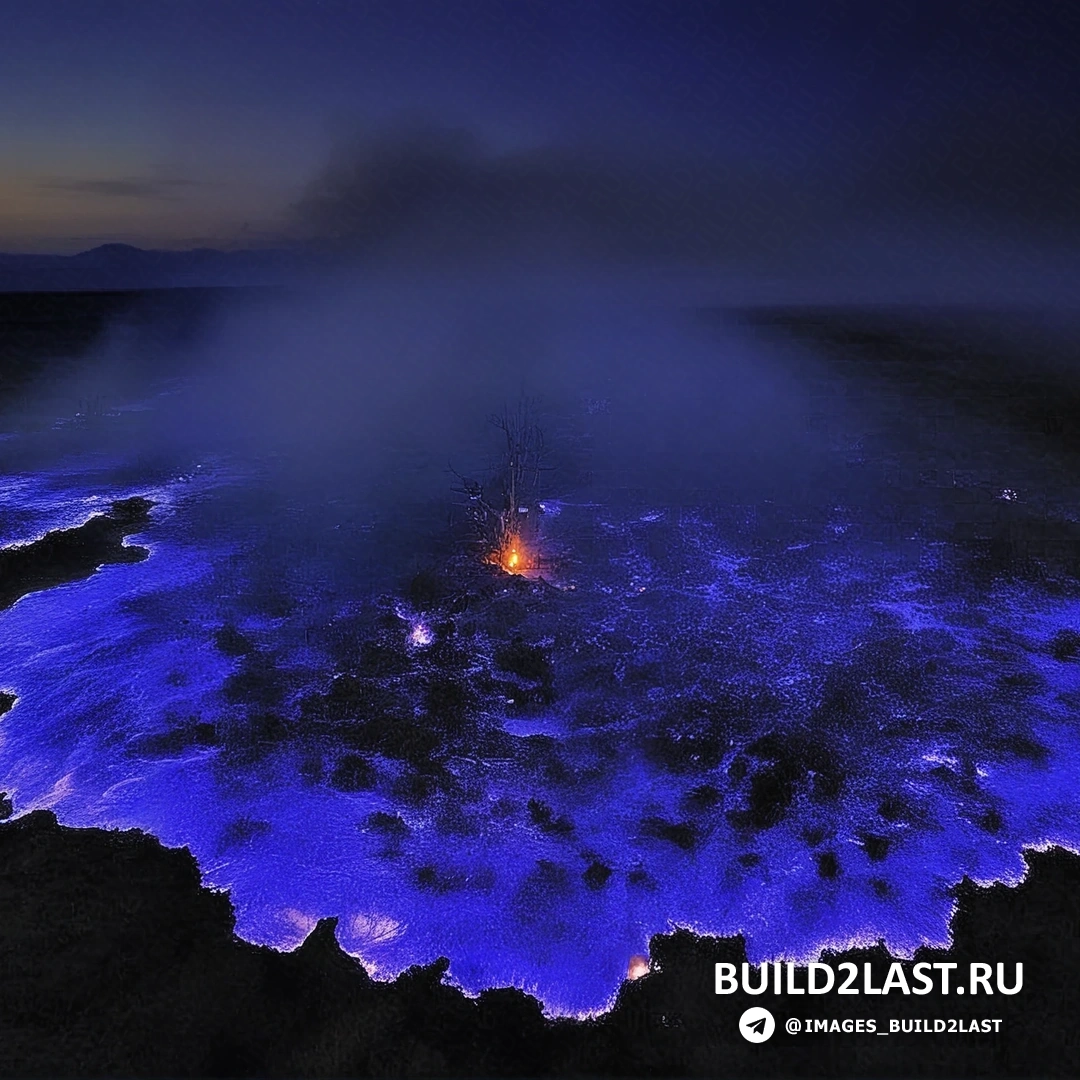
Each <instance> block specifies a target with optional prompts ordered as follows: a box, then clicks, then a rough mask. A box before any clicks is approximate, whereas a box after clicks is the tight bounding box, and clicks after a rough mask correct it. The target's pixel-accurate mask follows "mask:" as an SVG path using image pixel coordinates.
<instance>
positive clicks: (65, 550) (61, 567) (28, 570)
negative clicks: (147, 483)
mask: <svg viewBox="0 0 1080 1080" xmlns="http://www.w3.org/2000/svg"><path fill="white" fill-rule="evenodd" d="M153 505H154V504H153V503H152V502H151V501H150V500H149V499H143V498H141V497H139V496H135V497H134V498H131V499H121V500H119V501H117V502H114V503H113V504H112V506H111V507H110V508H109V510H108V512H107V513H104V514H96V515H95V516H94V517H92V518H90V520H89V521H86V522H84V523H83V524H82V525H78V526H76V527H75V528H72V529H56V530H54V531H53V532H50V533H46V534H45V535H44V536H43V537H42V538H41V539H40V540H35V541H33V543H30V544H22V545H20V546H18V547H8V548H2V549H0V611H2V610H3V609H4V608H7V607H11V605H12V604H14V603H15V601H16V600H18V599H19V598H20V597H22V596H26V595H27V594H28V593H32V592H39V591H40V590H42V589H52V588H55V586H57V585H66V584H68V583H69V582H72V581H80V580H82V579H83V578H87V577H89V576H90V575H91V574H92V573H93V572H94V571H95V570H97V569H98V567H100V566H104V565H106V564H108V563H133V562H142V560H143V559H145V558H146V557H147V556H148V555H149V554H150V552H149V551H148V550H147V549H146V548H144V547H138V546H136V545H134V544H131V545H128V544H125V543H124V537H126V536H129V535H130V534H131V533H134V532H139V531H141V530H142V529H143V528H144V527H145V526H146V525H148V524H149V522H150V509H151V507H152V506H153ZM0 711H3V709H0Z"/></svg>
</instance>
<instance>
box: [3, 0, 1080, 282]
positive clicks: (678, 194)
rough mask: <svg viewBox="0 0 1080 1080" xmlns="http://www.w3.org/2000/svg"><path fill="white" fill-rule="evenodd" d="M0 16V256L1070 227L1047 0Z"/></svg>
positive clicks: (1064, 37) (61, 11)
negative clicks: (105, 246)
mask: <svg viewBox="0 0 1080 1080" xmlns="http://www.w3.org/2000/svg"><path fill="white" fill-rule="evenodd" d="M0 25H2V32H0V103H2V104H0V251H10V252H17V251H24V252H58V253H72V252H77V251H80V250H82V249H85V248H88V247H91V246H94V245H96V244H101V243H106V242H125V243H131V244H136V245H140V246H143V247H155V246H156V247H174V248H187V247H192V246H215V247H223V248H235V247H249V246H256V247H257V246H280V245H283V244H289V243H294V242H297V241H314V242H316V243H324V244H328V245H330V246H334V247H345V248H346V249H349V250H356V251H359V252H361V253H364V254H386V253H392V254H404V255H417V254H420V255H424V256H430V255H432V254H441V255H443V256H446V257H449V258H451V259H453V258H455V257H460V256H461V254H462V253H464V252H468V251H472V250H479V251H489V252H490V251H495V252H498V251H504V250H510V251H514V250H518V249H535V248H536V247H537V246H538V245H539V246H544V245H548V246H550V247H551V250H552V251H556V252H565V251H572V252H574V253H575V254H582V253H584V254H586V255H588V256H600V257H611V256H615V257H627V256H647V257H659V258H668V257H671V258H681V257H688V258H692V259H704V260H706V261H708V260H710V259H720V260H721V261H723V260H724V259H729V258H733V259H735V260H742V261H746V260H750V261H753V260H755V259H757V260H760V259H765V260H766V261H767V260H768V259H769V258H775V257H776V255H777V253H778V252H783V253H786V254H788V255H790V256H791V257H792V258H795V257H802V258H809V259H810V261H811V263H812V262H813V261H814V260H815V259H820V258H822V257H823V256H822V253H823V252H828V251H830V250H834V249H843V248H845V246H846V247H848V248H849V249H850V248H852V246H854V247H858V242H857V241H856V240H855V239H854V238H856V237H859V238H862V240H863V241H865V239H866V237H868V236H871V237H874V238H875V239H874V241H873V242H874V244H875V245H876V246H877V248H878V249H881V248H887V247H890V246H895V245H894V244H893V240H894V239H895V238H898V237H911V236H912V235H918V236H920V237H938V238H939V239H940V237H942V236H946V237H952V236H958V235H961V234H962V235H963V236H965V237H966V238H967V240H968V242H969V243H970V242H974V241H973V240H972V238H975V237H982V238H983V239H984V241H986V242H989V243H990V245H991V247H993V248H994V249H995V250H997V249H1000V248H1001V247H1002V245H1004V246H1006V247H1008V248H1009V250H1010V251H1012V250H1017V249H1019V248H1023V249H1024V250H1025V251H1028V250H1039V251H1044V250H1045V251H1053V250H1059V249H1060V248H1061V247H1062V245H1066V246H1068V245H1070V244H1072V243H1073V242H1074V241H1075V238H1076V236H1077V225H1078V224H1080V200H1078V198H1077V194H1076V192H1077V190H1078V189H1077V185H1076V178H1077V175H1078V164H1080V64H1077V62H1076V57H1077V55H1080V51H1078V48H1077V46H1078V44H1080V15H1077V14H1076V12H1075V9H1072V7H1071V5H1069V4H1067V3H1057V4H1041V5H1038V4H1037V5H1032V4H1021V3H995V2H992V0H991V2H987V0H978V2H973V3H967V4H961V5H952V6H945V7H943V6H942V5H939V4H934V3H925V4H921V3H907V4H901V3H882V4H872V5H868V4H862V3H837V2H829V3H814V4H806V3H780V2H770V3H765V4H758V3H754V4H747V3H737V4H736V3H700V2H699V3H679V2H673V0H663V2H656V3H647V2H641V0H626V2H611V0H591V2H583V3H563V2H552V0H545V2H533V0H519V2H514V3H508V2H507V3H496V2H493V0H458V2H455V3H449V4H448V3H445V0H432V2H426V0H425V2H418V0H393V2H387V3H384V2H382V0H365V2H355V3H347V2H343V0H342V2H337V0H325V2H317V0H304V2H301V0H294V2H286V0H266V2H261V3H255V2H242V0H213V2H209V0H206V2H204V0H186V2H174V0H157V2H154V3H151V4H147V3H136V2H131V3H128V2H117V0H94V2H91V3H85V2H70V3H67V2H61V0H42V2H39V3H34V4H27V3H24V2H22V0H0ZM947 246H948V244H947V243H946V247H947Z"/></svg>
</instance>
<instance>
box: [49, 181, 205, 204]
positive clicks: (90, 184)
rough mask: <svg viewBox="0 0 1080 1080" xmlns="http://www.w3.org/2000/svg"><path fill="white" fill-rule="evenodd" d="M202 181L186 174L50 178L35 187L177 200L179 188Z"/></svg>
mask: <svg viewBox="0 0 1080 1080" xmlns="http://www.w3.org/2000/svg"><path fill="white" fill-rule="evenodd" d="M199 184H200V181H197V180H190V179H188V178H186V177H183V176H162V175H153V176H124V177H110V178H105V179H87V178H82V177H50V178H48V179H45V180H40V181H38V183H37V185H36V187H37V188H38V189H39V190H44V191H57V192H63V193H64V194H69V195H93V196H100V197H102V198H109V199H153V200H165V201H170V202H173V201H176V200H178V199H179V198H180V195H179V193H178V189H183V188H187V187H193V186H196V185H199Z"/></svg>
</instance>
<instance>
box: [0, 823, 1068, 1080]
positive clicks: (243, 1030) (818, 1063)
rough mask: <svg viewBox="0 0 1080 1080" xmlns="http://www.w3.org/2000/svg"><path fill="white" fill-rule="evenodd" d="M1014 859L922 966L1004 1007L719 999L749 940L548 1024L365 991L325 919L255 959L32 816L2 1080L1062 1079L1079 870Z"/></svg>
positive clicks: (3, 828) (184, 877) (156, 888)
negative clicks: (724, 971)
mask: <svg viewBox="0 0 1080 1080" xmlns="http://www.w3.org/2000/svg"><path fill="white" fill-rule="evenodd" d="M244 831H245V834H246V833H247V832H250V831H251V827H250V826H249V827H247V828H245V830H244ZM1026 858H1027V861H1028V865H1029V873H1028V876H1027V878H1026V879H1025V881H1024V882H1023V883H1022V884H1021V885H1019V886H1018V887H1013V888H1009V887H1006V886H1002V885H995V886H993V887H991V888H982V887H978V886H975V885H972V884H971V883H969V882H964V883H962V884H961V885H960V886H958V887H957V888H956V889H955V895H956V897H957V901H958V908H957V912H956V914H955V916H954V919H953V924H952V931H953V938H954V944H953V946H952V948H951V949H950V950H948V951H944V950H936V951H935V950H927V949H922V950H919V952H918V953H917V954H916V957H915V960H926V961H928V962H941V961H953V962H956V963H958V964H960V965H961V970H967V965H968V964H969V963H970V962H972V961H982V962H991V963H993V962H998V961H1001V962H1004V963H1005V964H1006V968H1007V969H1008V970H1009V972H1010V973H1011V971H1012V965H1013V963H1015V962H1016V961H1021V962H1023V964H1024V965H1025V967H1024V988H1023V991H1022V992H1021V993H1020V994H1018V995H1016V996H1013V997H1002V996H1001V995H996V996H995V997H994V998H992V999H987V998H985V997H974V998H973V997H971V996H967V997H956V996H955V995H953V996H950V997H949V998H944V997H941V996H940V995H939V994H934V995H931V996H928V997H923V998H915V999H913V998H911V997H905V996H902V995H890V996H887V997H882V996H878V997H874V998H867V997H864V996H855V997H839V996H837V995H835V994H830V995H825V996H822V997H817V998H807V997H805V996H804V997H800V998H786V997H776V996H774V995H773V994H772V993H771V991H770V993H769V995H768V997H767V998H756V997H755V998H750V997H747V996H746V995H744V994H743V993H742V992H741V991H738V992H736V993H734V994H732V995H724V996H718V995H717V994H716V993H715V992H714V986H715V977H714V965H715V964H716V963H717V962H719V961H723V962H727V963H734V964H736V965H737V966H738V965H741V963H742V962H743V961H744V960H745V959H746V953H745V949H744V944H743V941H742V939H741V938H725V939H716V938H700V937H696V936H694V935H693V934H691V933H689V932H688V931H685V930H679V931H677V932H675V933H672V934H666V935H657V936H656V937H654V938H653V939H652V942H651V945H650V951H651V965H650V973H649V974H648V975H647V976H645V977H644V978H641V979H639V980H637V981H635V982H627V983H624V984H623V986H622V989H621V990H620V992H619V995H618V997H617V999H616V1002H615V1005H614V1007H613V1008H612V1009H611V1011H609V1012H608V1013H606V1014H603V1015H601V1016H599V1017H596V1018H594V1019H591V1020H588V1021H584V1022H579V1021H573V1020H561V1021H558V1022H553V1021H551V1020H548V1019H545V1018H544V1016H543V1013H542V1011H541V1009H540V1006H539V1005H538V1003H537V1002H536V1001H535V1000H534V999H532V998H531V997H529V996H528V995H526V994H523V993H522V992H520V991H518V990H512V989H494V990H489V991H486V992H485V993H484V994H482V995H481V996H480V997H479V999H476V1000H473V999H469V998H467V997H465V996H464V995H463V994H462V993H461V992H460V991H459V990H457V989H455V988H454V987H452V986H450V985H448V984H447V983H446V981H445V977H446V975H447V973H448V970H449V971H452V970H453V964H452V961H450V962H448V961H447V960H445V959H443V960H437V961H435V962H434V963H432V964H429V965H426V966H417V967H413V968H410V969H409V970H408V971H406V972H404V973H403V974H402V975H401V976H400V977H399V978H398V979H396V980H394V981H393V982H385V983H382V982H376V981H374V980H372V979H371V978H370V977H369V976H368V974H367V973H366V971H365V970H364V968H363V966H362V965H361V964H360V963H359V962H358V961H356V960H355V959H353V958H352V957H350V956H348V955H346V954H345V953H343V952H342V950H341V948H340V947H339V945H338V943H337V940H336V938H335V935H334V928H335V920H333V919H324V920H322V921H321V922H319V924H318V925H317V926H316V927H315V929H314V930H313V931H312V933H311V934H310V936H309V937H308V938H307V940H306V941H305V942H304V944H303V945H301V947H300V948H298V949H296V950H295V951H294V952H291V953H279V952H276V951H273V950H271V949H267V948H264V947H261V946H255V945H249V944H247V943H245V942H242V941H240V940H239V939H237V938H236V936H235V934H234V932H233V930H234V917H233V913H232V909H231V906H230V903H229V899H228V897H227V895H226V894H224V893H219V892H213V891H211V890H207V889H203V888H201V887H200V884H199V873H198V868H197V866H196V864H195V861H194V859H193V858H192V857H191V855H190V854H189V853H188V852H187V851H186V850H181V851H174V850H168V849H166V848H163V847H162V846H161V845H160V844H159V843H158V842H157V841H156V840H154V839H152V838H150V837H148V836H145V835H144V834H142V833H139V832H137V831H129V832H106V831H103V830H100V829H85V830H80V829H69V828H64V827H61V826H60V825H58V824H57V821H56V818H55V817H54V816H53V814H52V813H50V812H48V811H35V812H33V813H29V814H26V815H24V816H23V817H20V818H16V819H15V820H12V821H9V822H6V823H4V824H0V965H2V970H3V973H4V977H3V979H2V980H0V1031H2V1034H3V1037H2V1038H0V1075H3V1076H46V1075H47V1076H56V1075H62V1076H75V1075H77V1076H101V1075H110V1076H118V1075H124V1076H162V1075H168V1076H373V1075H388V1074H394V1075H439V1076H458V1075H469V1076H527V1075H531V1076H585V1075H592V1076H645V1075H651V1076H663V1075H672V1076H674V1075H682V1076H713V1075H716V1074H717V1073H718V1072H722V1073H723V1074H724V1075H728V1076H788V1075H790V1076H867V1075H873V1076H911V1075H916V1074H918V1075H941V1076H961V1075H975V1074H976V1073H977V1074H978V1075H1000V1076H1029V1075H1034V1074H1037V1075H1040V1076H1074V1075H1076V1074H1077V1071H1078V1069H1080V1043H1078V1041H1077V1040H1076V1039H1075V1037H1074V1035H1073V1031H1074V1027H1075V1025H1074V1022H1073V1017H1075V1014H1076V1010H1077V1008H1078V1007H1080V983H1078V980H1077V972H1078V971H1080V936H1078V935H1077V933H1076V927H1077V925H1080V857H1077V856H1075V855H1071V854H1069V853H1067V852H1064V851H1062V850H1060V849H1052V850H1050V851H1042V852H1040V851H1029V852H1028V853H1027V855H1026ZM560 869H561V868H559V867H557V866H555V865H554V864H550V865H548V866H546V867H540V869H539V870H538V875H537V881H538V883H539V884H540V885H544V886H545V887H547V888H551V887H552V886H553V884H554V885H558V884H559V883H560V882H561V880H562V878H561V877H560V876H559V875H558V874H557V873H556V871H558V870H560ZM420 873H421V874H422V876H423V880H422V881H421V882H420V884H421V886H422V887H438V886H439V885H440V883H441V877H440V874H439V872H437V871H432V872H428V873H424V872H423V868H422V869H421V871H420ZM600 876H601V875H600V874H599V872H595V873H594V874H593V877H594V878H595V879H596V884H597V885H598V886H601V883H600V881H599V878H600ZM549 879H550V880H549ZM883 884H884V883H883ZM825 959H826V960H827V961H828V962H829V963H831V964H832V965H833V967H834V968H835V967H836V966H837V965H838V964H839V963H841V962H844V961H852V962H855V963H856V964H857V965H858V969H859V971H860V972H861V971H862V968H863V965H864V964H867V963H868V964H870V965H871V968H872V972H873V981H874V984H875V985H877V986H880V985H881V984H882V982H883V980H884V974H885V971H886V970H887V966H888V964H889V963H890V962H891V959H892V958H891V957H889V955H888V954H887V953H886V952H885V950H884V949H882V948H880V947H877V948H874V949H862V950H852V951H850V952H847V953H843V954H839V953H838V954H832V955H827V956H826V957H825ZM905 966H907V967H910V962H905ZM805 979H806V973H805V971H804V970H800V971H799V972H797V983H798V985H805ZM763 1002H764V1003H765V1004H766V1006H767V1007H768V1008H770V1009H771V1010H772V1011H773V1012H774V1013H775V1014H776V1015H777V1031H776V1034H775V1035H774V1036H773V1038H772V1039H771V1040H770V1041H769V1042H768V1043H766V1044H763V1045H751V1044H749V1043H747V1042H745V1041H744V1040H743V1038H742V1037H741V1036H740V1035H739V1034H738V1028H737V1024H738V1018H739V1016H740V1015H741V1013H742V1012H743V1010H744V1009H745V1008H747V1007H749V1005H751V1004H762V1003H763ZM789 1016H798V1017H800V1018H803V1019H805V1018H821V1017H827V1018H835V1019H843V1018H855V1017H875V1018H877V1021H878V1025H879V1030H880V1029H885V1030H887V1028H888V1019H889V1018H890V1017H893V1018H895V1017H906V1018H910V1017H912V1016H920V1017H931V1018H932V1017H936V1016H939V1017H958V1018H961V1019H964V1018H971V1017H982V1016H994V1017H999V1018H1001V1019H1002V1025H1001V1031H1000V1032H999V1033H998V1034H996V1035H994V1034H977V1035H965V1036H960V1035H948V1036H947V1035H944V1034H943V1035H940V1036H929V1035H918V1036H917V1035H910V1036H903V1035H894V1036H890V1037H888V1038H886V1039H881V1038H879V1037H875V1036H872V1035H858V1036H857V1035H855V1034H853V1033H851V1034H843V1033H836V1034H814V1035H805V1034H804V1035H801V1036H793V1035H789V1034H787V1033H786V1032H785V1030H784V1027H783V1022H784V1020H785V1018H787V1017H789Z"/></svg>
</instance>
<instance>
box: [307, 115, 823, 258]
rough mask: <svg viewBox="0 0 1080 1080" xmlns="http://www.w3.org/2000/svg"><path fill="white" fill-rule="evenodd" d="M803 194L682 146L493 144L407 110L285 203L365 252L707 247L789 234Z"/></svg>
mask: <svg viewBox="0 0 1080 1080" xmlns="http://www.w3.org/2000/svg"><path fill="white" fill-rule="evenodd" d="M809 197H810V196H809V194H808V193H807V192H805V191H804V192H801V193H800V197H799V199H793V198H792V193H791V191H790V189H789V188H787V187H785V186H784V185H783V184H780V183H778V182H777V181H776V180H775V179H774V178H773V177H771V176H770V175H769V174H768V173H767V172H764V171H762V170H760V169H755V168H751V167H748V166H747V165H745V164H742V165H738V164H735V163H732V162H720V161H717V160H710V159H708V158H705V157H703V156H696V155H694V154H692V153H662V152H658V151H654V152H649V151H642V150H641V149H636V150H616V149H611V148H606V147H603V146H599V145H594V146H586V145H582V144H580V143H579V144H567V145H555V144H550V145H546V146H541V147H537V148H534V149H531V150H527V151H515V152H495V151H492V150H490V149H489V148H487V147H486V146H484V144H483V143H482V142H481V140H480V139H478V138H477V137H476V136H475V135H474V134H473V133H472V132H470V131H468V130H463V129H455V128H450V127H444V126H440V125H438V124H434V123H421V122H414V121H409V122H404V123H402V124H399V125H397V126H393V127H390V128H388V129H384V130H381V131H378V132H374V133H365V134H360V135H357V136H355V137H353V138H351V139H349V140H347V141H346V142H345V143H343V144H342V145H341V146H340V147H339V148H338V149H337V151H336V152H335V154H334V155H333V157H332V159H331V160H330V162H328V164H327V165H326V166H325V167H324V168H323V169H322V170H321V171H320V172H319V174H318V175H317V176H316V177H315V178H314V179H313V180H312V182H311V183H310V184H309V185H308V187H307V190H306V191H305V192H304V194H303V197H302V198H301V199H300V200H299V201H298V202H297V203H296V204H295V205H294V206H293V208H292V209H293V214H294V218H295V220H296V221H297V222H298V223H299V224H300V226H301V228H302V229H303V230H305V231H306V233H307V235H308V236H309V238H311V239H313V240H314V241H316V242H317V243H319V244H322V245H324V246H327V247H330V248H334V249H337V250H341V251H346V252H351V253H355V254H359V255H367V256H373V257H387V256H389V257H404V258H410V257H419V258H423V259H438V258H440V257H441V258H445V259H447V260H454V259H458V258H461V257H462V256H470V255H473V256H485V255H492V256H498V255H501V254H514V255H515V256H517V255H520V254H521V253H523V252H530V253H533V254H536V255H539V256H543V255H553V256H560V255H561V256H566V255H573V256H581V257H587V258H598V259H612V258H614V259H620V258H633V257H638V256H642V257H676V258H686V259H705V260H708V259H715V258H717V257H724V256H729V255H745V254H747V253H749V252H753V251H760V250H763V249H764V248H765V247H767V246H768V244H769V242H770V240H777V239H780V240H781V241H787V240H790V238H791V237H792V236H793V235H796V234H798V233H799V232H800V231H801V223H802V222H804V221H805V209H806V203H807V201H808V199H809Z"/></svg>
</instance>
